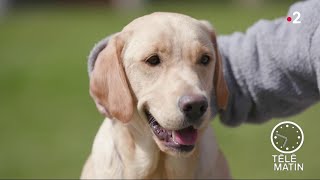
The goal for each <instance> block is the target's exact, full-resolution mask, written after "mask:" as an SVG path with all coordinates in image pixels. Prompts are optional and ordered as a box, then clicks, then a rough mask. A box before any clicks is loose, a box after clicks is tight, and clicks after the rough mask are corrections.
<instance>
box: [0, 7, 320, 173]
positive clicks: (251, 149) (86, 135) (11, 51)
mask: <svg viewBox="0 0 320 180" xmlns="http://www.w3.org/2000/svg"><path fill="white" fill-rule="evenodd" d="M288 7H289V4H288V3H287V1H285V2H281V3H280V4H279V3H278V4H274V3H271V4H267V5H265V6H261V7H245V6H239V5H234V4H222V3H216V4H209V3H205V4H203V3H198V4H190V3H185V4H184V3H182V2H179V3H174V4H173V3H170V4H168V3H157V4H155V3H153V4H150V5H147V6H146V7H145V8H144V9H141V10H138V11H135V12H127V13H124V12H117V11H115V10H112V9H110V8H107V7H103V6H100V7H92V6H90V7H84V6H77V7H72V6H67V7H66V6H64V7H61V6H45V7H29V8H14V9H12V11H10V12H9V14H8V15H7V16H6V17H0V178H78V177H79V175H80V172H81V168H82V165H83V163H84V162H85V159H86V157H87V156H88V154H89V152H90V148H91V144H92V141H93V138H94V136H95V133H96V132H97V130H98V127H99V125H100V123H101V122H102V119H103V118H102V116H100V115H99V113H98V112H97V110H96V108H95V105H94V103H93V101H92V100H91V99H90V97H89V93H88V76H87V66H86V57H87V55H88V53H89V51H90V49H91V47H92V46H93V45H94V43H95V42H97V41H98V40H99V39H101V38H103V37H104V36H106V35H108V34H111V33H113V32H117V31H119V30H121V28H122V27H123V26H124V25H126V24H127V23H129V22H130V21H131V20H132V19H134V18H135V17H139V16H141V15H143V14H147V13H150V12H154V11H173V12H180V13H185V14H188V15H191V16H193V17H196V18H198V19H207V20H209V21H211V22H212V23H213V24H214V26H215V28H216V29H217V31H218V33H219V34H228V33H232V32H234V31H245V30H246V28H247V27H249V26H250V25H252V24H253V23H254V22H256V21H257V20H259V19H270V20H271V19H274V18H276V17H279V16H286V12H287V9H288ZM319 107H320V106H319V105H316V106H314V107H312V108H310V109H308V110H307V111H305V112H304V113H302V114H299V115H297V116H294V117H289V118H286V119H281V120H291V121H295V122H297V123H298V124H299V125H301V127H302V128H303V130H304V133H305V143H304V145H303V146H302V148H301V149H300V150H299V151H298V152H297V153H296V154H297V156H298V157H299V161H302V162H303V163H304V166H305V167H304V171H303V172H290V173H285V172H274V171H273V158H272V154H278V153H277V151H276V150H275V149H273V147H272V145H271V143H270V132H271V130H272V128H273V126H274V125H275V124H277V123H278V122H279V120H272V121H270V122H268V123H266V124H263V125H248V124H245V125H242V126H240V127H237V128H230V127H226V126H224V125H222V124H221V123H220V122H219V120H218V119H216V120H215V121H214V122H213V126H214V128H215V130H216V134H217V137H218V141H219V144H220V145H221V148H222V150H223V151H224V152H225V155H226V157H227V159H228V161H229V164H230V168H231V172H232V175H233V177H235V178H300V179H301V178H320V174H319V172H318V171H319V170H318V165H319V160H320V158H319V157H318V155H317V154H316V152H317V150H318V149H319V148H320V141H319V140H318V137H317V132H318V127H317V125H320V122H319V121H318V118H319V117H320V111H319ZM312 123H313V124H312Z"/></svg>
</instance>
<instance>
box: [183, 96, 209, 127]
mask: <svg viewBox="0 0 320 180" xmlns="http://www.w3.org/2000/svg"><path fill="white" fill-rule="evenodd" d="M178 105H179V108H180V110H181V112H182V113H183V114H184V115H185V116H186V117H187V118H188V119H189V120H193V121H194V120H198V119H199V118H200V117H201V116H202V115H203V114H204V113H205V112H206V111H207V108H208V101H207V98H206V97H204V96H202V95H187V96H182V97H181V98H180V99H179V102H178Z"/></svg>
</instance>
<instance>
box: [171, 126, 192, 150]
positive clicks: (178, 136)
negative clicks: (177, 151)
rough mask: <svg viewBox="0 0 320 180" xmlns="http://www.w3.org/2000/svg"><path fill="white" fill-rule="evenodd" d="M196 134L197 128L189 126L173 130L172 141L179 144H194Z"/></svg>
mask: <svg viewBox="0 0 320 180" xmlns="http://www.w3.org/2000/svg"><path fill="white" fill-rule="evenodd" d="M197 136H198V132H197V130H196V129H194V128H193V127H191V126H190V127H187V128H184V129H181V130H178V131H173V138H174V142H176V143H179V144H181V145H194V144H195V143H196V140H197Z"/></svg>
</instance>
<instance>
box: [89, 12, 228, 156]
mask: <svg viewBox="0 0 320 180" xmlns="http://www.w3.org/2000/svg"><path fill="white" fill-rule="evenodd" d="M221 66H222V62H221V59H220V55H219V52H218V47H217V42H216V36H215V33H214V31H213V29H212V28H211V25H210V24H209V23H208V22H205V21H199V20H196V19H193V18H191V17H189V16H185V15H181V14H175V13H153V14H150V15H147V16H143V17H140V18H138V19H136V20H134V21H133V22H131V23H130V24H128V25H127V26H126V27H125V28H124V29H123V30H122V31H121V32H120V33H117V34H115V35H113V36H112V37H110V38H109V39H106V40H103V41H102V42H101V43H99V44H98V45H96V47H95V48H94V49H93V50H92V52H91V54H90V56H89V73H90V94H91V96H92V97H93V99H94V100H95V102H96V105H97V107H98V109H99V110H100V112H102V113H103V114H105V115H106V116H108V117H112V118H115V119H118V120H120V121H122V122H123V123H126V122H129V121H130V120H131V119H132V115H133V113H134V111H137V112H138V114H139V115H140V116H141V119H143V121H145V125H146V126H150V130H151V131H150V132H151V133H152V136H153V138H154V140H155V142H156V143H157V145H158V147H159V148H160V149H161V150H162V151H164V152H167V153H169V154H176V153H185V154H190V153H188V152H192V150H193V149H194V147H195V145H196V144H197V136H198V132H201V131H202V130H203V129H204V128H205V127H206V126H207V124H208V121H209V119H210V117H212V112H211V110H210V108H208V106H209V105H210V104H211V102H210V101H212V100H213V99H212V98H211V97H213V94H215V97H216V98H215V99H216V101H217V103H216V104H217V105H218V108H219V109H224V108H225V107H226V104H227V100H228V90H227V86H226V83H225V80H224V79H223V74H222V67H221Z"/></svg>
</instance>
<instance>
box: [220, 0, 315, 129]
mask: <svg viewBox="0 0 320 180" xmlns="http://www.w3.org/2000/svg"><path fill="white" fill-rule="evenodd" d="M294 11H299V12H300V14H301V17H300V21H301V23H300V24H293V23H289V22H287V21H286V19H285V18H279V19H276V20H273V21H267V20H260V21H258V22H257V23H256V24H254V25H253V26H252V27H250V28H249V29H248V30H247V31H246V32H245V33H234V34H232V35H228V36H220V37H219V38H218V45H219V48H220V51H221V55H222V58H223V63H224V74H225V78H226V80H227V83H228V86H229V91H230V97H229V103H228V108H227V110H226V111H224V112H222V113H221V120H222V122H224V123H225V124H227V125H230V126H237V125H239V124H241V123H242V122H252V123H261V122H264V121H266V120H269V119H271V118H274V117H286V116H290V115H294V114H297V113H299V112H301V111H303V110H305V109H306V108H308V107H309V106H311V105H313V104H314V103H316V102H318V101H319V99H320V96H319V89H320V26H319V24H320V18H319V17H320V1H319V0H310V1H304V2H298V3H296V4H294V5H292V6H291V7H290V10H289V12H288V16H291V17H292V14H293V12H294Z"/></svg>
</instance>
